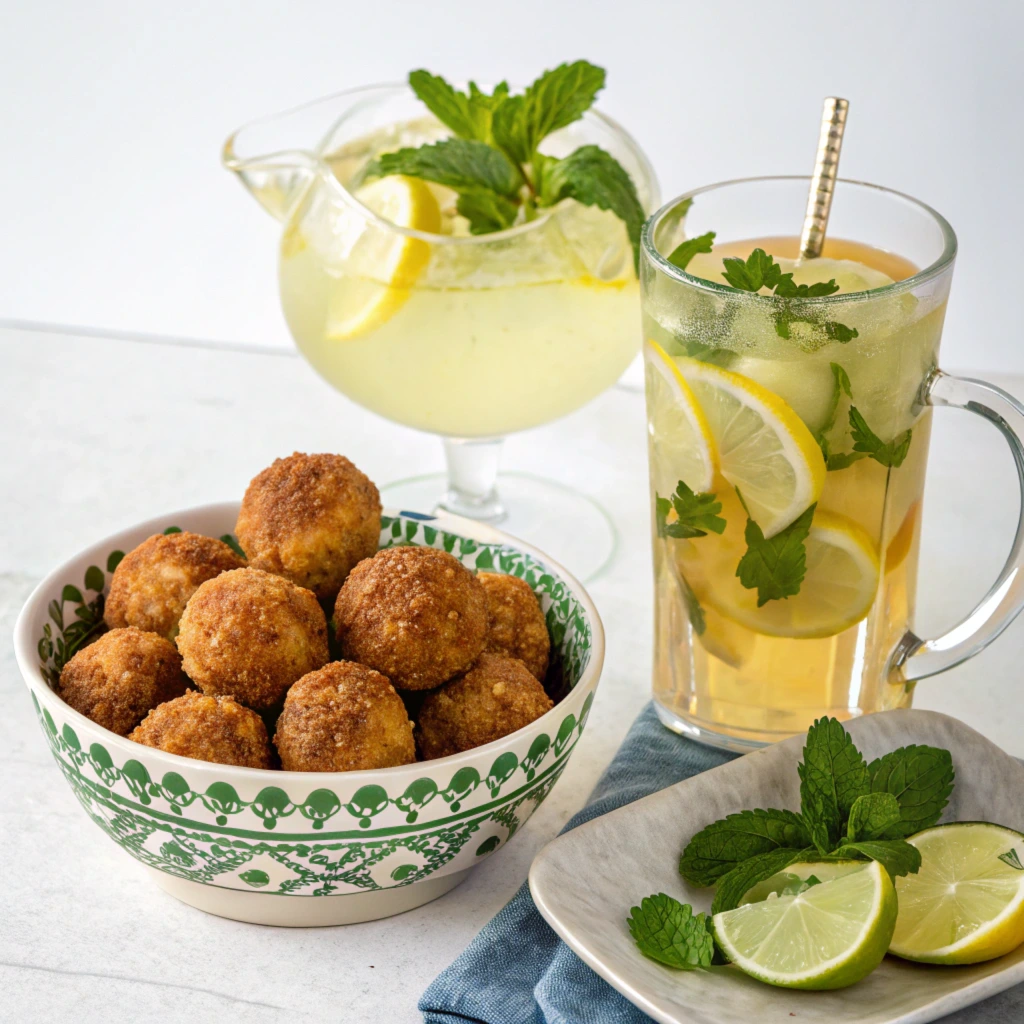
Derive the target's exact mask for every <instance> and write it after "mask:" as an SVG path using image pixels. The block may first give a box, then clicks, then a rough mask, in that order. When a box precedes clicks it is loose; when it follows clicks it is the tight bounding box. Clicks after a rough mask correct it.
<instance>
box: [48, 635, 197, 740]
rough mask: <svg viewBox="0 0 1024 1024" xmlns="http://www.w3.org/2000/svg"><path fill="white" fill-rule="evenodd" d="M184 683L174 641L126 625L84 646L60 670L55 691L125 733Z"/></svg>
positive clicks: (87, 714) (99, 721)
mask: <svg viewBox="0 0 1024 1024" xmlns="http://www.w3.org/2000/svg"><path fill="white" fill-rule="evenodd" d="M187 685H188V680H186V679H185V677H184V675H182V672H181V656H180V655H179V654H178V652H177V651H176V650H175V649H174V644H172V643H171V642H170V641H169V640H167V639H165V638H164V637H162V636H157V635H156V633H144V632H143V631H142V630H141V629H136V628H135V627H134V626H129V627H127V628H126V629H112V630H111V631H110V632H109V633H104V634H103V636H101V637H100V638H99V639H98V640H96V641H95V642H94V643H92V644H90V645H89V646H88V647H84V648H82V650H80V651H79V652H78V653H77V654H76V655H75V656H74V657H73V658H72V659H71V660H70V661H69V662H68V663H67V664H66V665H65V666H64V668H63V669H62V670H61V673H60V684H59V689H58V693H59V694H60V696H61V697H62V698H63V699H64V701H65V703H67V704H70V705H71V707H73V708H74V709H75V710H76V711H80V712H81V713H82V714H83V715H85V717H86V718H91V719H92V721H94V722H95V723H96V724H97V725H102V726H103V727H104V728H106V729H110V731H111V732H116V733H118V734H119V735H121V736H127V735H128V733H130V732H131V731H132V729H134V728H135V726H137V725H138V724H139V722H141V721H142V719H143V718H145V716H146V713H147V712H148V711H150V710H151V709H152V708H155V707H156V706H157V704H161V703H163V701H165V700H171V699H172V698H173V697H178V696H180V695H181V694H183V693H184V692H185V689H186V687H187Z"/></svg>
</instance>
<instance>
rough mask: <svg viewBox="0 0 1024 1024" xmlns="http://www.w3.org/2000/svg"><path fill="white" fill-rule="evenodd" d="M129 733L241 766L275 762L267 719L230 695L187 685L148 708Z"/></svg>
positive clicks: (137, 738) (175, 749)
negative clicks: (182, 691)
mask: <svg viewBox="0 0 1024 1024" xmlns="http://www.w3.org/2000/svg"><path fill="white" fill-rule="evenodd" d="M128 738H129V739H130V740H135V742H136V743H142V744H144V745H145V746H147V747H157V748H159V749H160V750H166V751H167V753H168V754H180V755H181V756H182V757H194V758H195V759H196V760H197V761H214V762H216V763H217V764H235V765H240V766H241V767H243V768H272V767H273V752H272V751H271V749H270V740H269V739H268V738H267V727H266V726H265V725H264V724H263V719H262V718H260V716H259V715H257V714H256V712H255V711H250V710H249V709H248V708H246V707H243V706H242V705H241V704H239V703H238V701H236V700H234V699H233V698H232V697H211V696H208V695H207V694H205V693H197V692H196V691H195V690H189V691H188V692H187V693H186V694H184V695H183V696H181V697H178V698H177V699H176V700H169V701H168V702H167V703H166V704H161V705H160V706H159V707H158V708H154V709H153V710H152V711H150V713H149V714H148V715H147V716H146V717H145V718H144V719H143V721H142V724H141V725H140V726H139V727H138V728H137V729H136V730H135V731H134V732H133V733H132V734H131V735H130V736H129V737H128Z"/></svg>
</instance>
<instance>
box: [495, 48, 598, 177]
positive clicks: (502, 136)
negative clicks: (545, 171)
mask: <svg viewBox="0 0 1024 1024" xmlns="http://www.w3.org/2000/svg"><path fill="white" fill-rule="evenodd" d="M604 81H605V72H604V68H599V67H596V66H595V65H593V64H590V63H589V62H588V61H585V60H578V61H574V62H573V63H572V64H560V65H559V66H558V67H557V68H553V69H552V70H551V71H545V72H544V74H543V75H541V76H540V78H538V79H537V81H536V82H534V83H533V85H531V86H530V87H529V88H528V89H527V90H526V92H525V93H524V94H523V95H522V96H510V97H508V98H507V99H505V100H504V101H503V102H502V103H501V104H499V105H498V107H497V108H496V109H495V111H494V117H493V121H492V125H491V127H492V131H493V134H494V141H495V142H496V143H497V144H498V145H499V146H501V148H502V149H504V150H505V152H506V153H508V154H509V156H511V157H512V159H513V160H516V161H518V162H519V163H521V164H524V163H529V162H530V161H531V160H532V158H533V154H534V153H535V152H536V150H537V147H538V146H539V145H540V143H541V140H542V139H544V138H545V137H546V136H548V135H550V134H551V133H552V132H555V131H558V129H559V128H564V127H565V126H566V125H569V124H572V122H573V121H576V120H578V119H579V118H580V117H582V116H583V114H584V112H585V111H586V110H588V109H589V108H590V107H591V106H592V105H593V103H594V99H595V97H596V96H597V94H598V93H599V92H600V91H601V89H603V88H604Z"/></svg>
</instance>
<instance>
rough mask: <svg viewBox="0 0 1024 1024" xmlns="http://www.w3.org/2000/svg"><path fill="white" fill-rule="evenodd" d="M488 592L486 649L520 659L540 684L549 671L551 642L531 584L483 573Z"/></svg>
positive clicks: (496, 574) (484, 585)
mask: <svg viewBox="0 0 1024 1024" xmlns="http://www.w3.org/2000/svg"><path fill="white" fill-rule="evenodd" d="M477 579H478V580H479V581H480V583H481V584H482V585H483V588H484V590H485V591H487V645H486V647H485V650H487V651H489V652H490V653H491V654H504V655H506V656H507V657H509V658H518V659H519V660H520V661H521V662H522V663H523V664H524V665H525V666H526V667H527V668H528V669H529V670H530V671H531V672H532V673H533V674H534V675H535V676H536V677H537V679H539V680H540V681H541V682H544V676H545V675H547V671H548V658H549V657H550V656H551V638H550V637H549V636H548V627H547V623H546V622H545V621H544V613H543V612H542V611H541V610H540V604H539V603H538V601H537V595H536V594H534V592H533V591H532V590H531V589H530V584H529V583H527V582H526V580H523V579H520V578H519V577H518V576H505V575H502V574H501V573H496V572H482V573H480V574H479V575H478V576H477Z"/></svg>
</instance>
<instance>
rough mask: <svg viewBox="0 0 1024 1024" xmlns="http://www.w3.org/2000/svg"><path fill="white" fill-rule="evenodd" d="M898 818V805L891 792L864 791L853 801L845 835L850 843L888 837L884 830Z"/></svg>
mask: <svg viewBox="0 0 1024 1024" xmlns="http://www.w3.org/2000/svg"><path fill="white" fill-rule="evenodd" d="M899 820H900V805H899V804H898V803H897V801H896V797H894V796H893V795H892V794H891V793H865V794H863V795H862V796H859V797H857V799H856V800H854V801H853V806H852V807H851V808H850V819H849V821H848V822H847V823H846V837H847V839H848V840H849V841H850V842H851V843H857V842H860V841H861V840H864V839H883V838H888V837H887V835H886V830H887V829H889V828H890V827H891V826H893V825H895V824H897V823H898V822H899Z"/></svg>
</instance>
